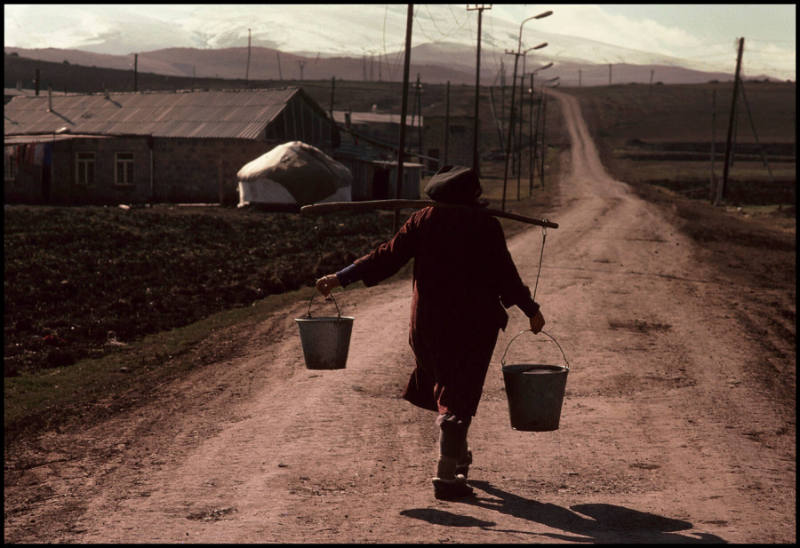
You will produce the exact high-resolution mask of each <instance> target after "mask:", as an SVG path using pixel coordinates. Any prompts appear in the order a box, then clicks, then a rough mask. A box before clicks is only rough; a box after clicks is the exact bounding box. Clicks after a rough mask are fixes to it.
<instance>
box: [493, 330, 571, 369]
mask: <svg viewBox="0 0 800 548" xmlns="http://www.w3.org/2000/svg"><path fill="white" fill-rule="evenodd" d="M523 333H533V331H531V330H530V329H523V330H522V331H520V332H519V333H517V334H516V335H514V337H513V338H512V339H511V340H510V341H508V345H506V350H505V352H503V357H502V359H501V360H500V363H501V365H505V364H506V354H507V353H508V348H509V347H510V346H511V343H513V342H514V341H515V340H516V339H517V337H519V336H520V335H522V334H523ZM541 333H544V334H545V335H547V336H548V337H550V338H551V339H552V340H553V342H554V343H556V346H557V347H558V349H559V350H561V355H562V356H564V362H565V363H566V364H567V371H569V361H568V360H567V355H566V354H564V349H563V348H561V345H560V344H558V341H557V340H556V339H555V338H554V337H553V336H552V335H551V334H550V333H548V332H547V331H544V330H542V331H541Z"/></svg>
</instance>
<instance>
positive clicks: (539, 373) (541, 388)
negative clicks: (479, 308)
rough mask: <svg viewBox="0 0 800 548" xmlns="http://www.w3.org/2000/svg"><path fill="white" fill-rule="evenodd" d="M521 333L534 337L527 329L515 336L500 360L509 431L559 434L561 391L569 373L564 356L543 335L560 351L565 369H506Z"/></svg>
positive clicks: (527, 366)
mask: <svg viewBox="0 0 800 548" xmlns="http://www.w3.org/2000/svg"><path fill="white" fill-rule="evenodd" d="M523 333H533V331H531V330H529V329H526V330H524V331H520V332H519V333H517V335H515V336H514V338H513V339H511V341H510V342H509V343H508V346H506V351H505V352H503V358H502V360H501V363H502V366H503V381H504V382H505V386H506V397H507V398H508V414H509V416H510V418H511V427H512V428H513V429H514V430H522V431H525V432H547V431H551V430H558V423H559V419H560V418H561V405H562V403H563V402H564V391H565V389H566V386H567V373H569V362H567V356H566V355H565V354H564V350H563V349H562V348H561V345H560V344H558V341H556V340H555V339H553V337H552V336H551V335H550V334H548V333H545V332H544V331H542V333H544V334H545V335H547V336H548V337H550V338H551V339H553V342H554V343H556V346H558V349H559V350H561V355H562V356H564V362H565V363H566V366H561V365H542V364H528V363H522V364H513V365H506V353H507V352H508V348H509V346H511V343H512V342H514V340H515V339H516V338H517V337H519V336H520V335H522V334H523Z"/></svg>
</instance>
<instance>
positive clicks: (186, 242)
mask: <svg viewBox="0 0 800 548" xmlns="http://www.w3.org/2000/svg"><path fill="white" fill-rule="evenodd" d="M391 229H392V219H391V217H389V216H386V215H385V214H380V213H371V214H362V215H346V214H343V215H339V214H332V215H326V216H324V217H317V218H309V217H304V216H301V215H299V214H297V213H275V212H265V211H257V210H252V209H232V208H222V207H173V206H166V205H165V206H155V207H150V208H138V209H130V210H124V209H120V208H115V207H45V206H41V207H32V206H6V207H5V221H4V255H5V272H4V282H3V286H4V301H3V304H4V309H5V324H4V335H5V347H4V350H5V359H4V376H6V377H8V376H14V375H17V374H19V373H21V372H35V371H38V370H41V369H44V368H49V367H61V366H67V365H70V364H72V363H74V362H75V361H77V360H80V359H82V358H85V357H90V356H92V357H96V356H98V355H101V354H102V353H103V352H105V351H106V350H107V349H108V346H107V343H109V342H112V343H114V342H129V341H132V340H136V339H138V338H141V337H142V336H144V335H147V334H150V333H156V332H160V331H164V330H168V329H172V328H175V327H179V326H182V325H187V324H190V323H192V322H194V321H197V320H199V319H201V318H204V317H206V316H208V315H210V314H212V313H214V312H218V311H221V310H225V309H228V308H232V307H236V306H243V305H249V304H250V303H252V302H253V301H255V300H258V299H262V298H264V297H266V296H268V295H271V294H277V293H282V292H285V291H289V290H293V289H297V288H300V287H302V286H305V285H310V284H313V282H314V280H315V279H316V278H317V277H319V276H320V275H322V274H325V273H328V272H330V271H333V270H337V269H339V268H341V267H342V266H343V265H346V264H347V263H348V262H349V261H352V260H353V259H355V258H357V257H359V256H360V255H361V254H363V253H366V252H367V251H369V250H370V249H371V248H372V247H374V246H375V245H376V244H377V243H378V242H380V241H383V240H385V239H386V238H387V237H389V236H390V233H391Z"/></svg>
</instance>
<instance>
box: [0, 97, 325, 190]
mask: <svg viewBox="0 0 800 548" xmlns="http://www.w3.org/2000/svg"><path fill="white" fill-rule="evenodd" d="M4 114H5V117H4V118H5V119H4V183H5V184H4V197H5V201H6V203H50V204H119V203H144V202H192V203H236V200H237V191H236V172H237V171H238V170H239V169H240V168H241V167H242V166H243V165H244V164H246V163H247V162H249V161H250V160H252V159H254V158H256V157H258V156H260V155H262V154H264V153H265V152H267V151H269V150H270V149H271V148H273V147H274V146H275V145H278V144H281V143H284V142H286V141H294V140H299V141H303V142H305V143H308V144H311V145H314V146H316V147H317V148H319V149H321V150H323V151H325V152H326V153H328V154H332V152H333V149H334V148H335V147H336V146H338V144H339V140H340V137H339V132H338V130H337V129H336V127H335V125H334V124H332V122H331V119H330V118H329V117H328V115H327V113H326V112H325V111H324V110H323V109H322V108H321V107H320V106H319V105H317V104H316V102H315V101H314V100H313V99H311V98H310V97H309V96H308V95H307V94H306V93H305V92H304V91H303V90H302V89H300V88H296V87H285V88H274V89H253V90H230V91H185V92H181V91H179V92H138V93H136V92H133V93H113V94H91V95H65V96H56V97H54V96H53V95H47V96H41V95H40V96H38V97H29V96H18V97H14V98H13V99H12V100H11V101H10V102H9V103H8V104H6V106H5V113H4Z"/></svg>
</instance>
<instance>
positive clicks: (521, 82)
mask: <svg viewBox="0 0 800 548" xmlns="http://www.w3.org/2000/svg"><path fill="white" fill-rule="evenodd" d="M523 59H524V57H523ZM523 66H524V64H523ZM522 72H523V73H522V75H520V77H519V133H518V137H517V201H518V202H519V200H520V194H519V193H520V190H519V187H520V182H521V179H522V126H523V124H524V123H525V116H524V113H525V89H524V88H525V71H524V70H523V71H522Z"/></svg>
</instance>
